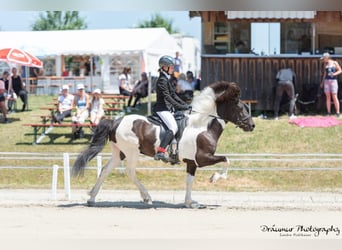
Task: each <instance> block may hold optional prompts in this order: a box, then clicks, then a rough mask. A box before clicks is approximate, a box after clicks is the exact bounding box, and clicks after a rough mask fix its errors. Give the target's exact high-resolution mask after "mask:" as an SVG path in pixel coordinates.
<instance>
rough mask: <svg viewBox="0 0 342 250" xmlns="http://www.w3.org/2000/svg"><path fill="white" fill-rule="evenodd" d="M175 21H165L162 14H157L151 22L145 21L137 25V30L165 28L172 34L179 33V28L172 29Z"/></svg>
mask: <svg viewBox="0 0 342 250" xmlns="http://www.w3.org/2000/svg"><path fill="white" fill-rule="evenodd" d="M172 23H173V20H172V19H165V18H164V17H162V16H161V15H160V14H158V13H156V14H154V15H152V17H151V19H150V20H145V21H142V22H140V23H139V24H138V25H137V28H158V27H159V28H161V27H163V28H165V29H166V30H167V31H168V32H169V33H170V34H173V33H178V32H179V30H178V29H177V28H174V27H172Z"/></svg>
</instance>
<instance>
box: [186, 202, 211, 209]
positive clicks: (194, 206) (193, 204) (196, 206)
mask: <svg viewBox="0 0 342 250" xmlns="http://www.w3.org/2000/svg"><path fill="white" fill-rule="evenodd" d="M185 207H186V208H191V209H202V208H206V207H207V206H205V205H203V204H199V203H198V202H196V201H193V202H191V203H185Z"/></svg>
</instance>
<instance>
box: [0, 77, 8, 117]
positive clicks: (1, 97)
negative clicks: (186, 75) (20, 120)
mask: <svg viewBox="0 0 342 250" xmlns="http://www.w3.org/2000/svg"><path fill="white" fill-rule="evenodd" d="M5 101H6V88H5V82H4V81H3V80H0V111H1V112H2V116H3V117H4V123H8V119H7V108H6V102H5Z"/></svg>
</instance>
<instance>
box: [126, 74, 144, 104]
mask: <svg viewBox="0 0 342 250" xmlns="http://www.w3.org/2000/svg"><path fill="white" fill-rule="evenodd" d="M147 92H148V79H147V74H146V73H145V72H142V73H141V80H139V81H138V82H137V83H135V85H134V88H133V91H132V95H131V97H130V98H129V100H128V107H132V108H135V106H136V105H137V103H138V101H139V100H140V99H141V98H144V97H146V96H147V94H148V93H147ZM133 96H134V97H135V100H134V102H133V106H131V102H132V99H133Z"/></svg>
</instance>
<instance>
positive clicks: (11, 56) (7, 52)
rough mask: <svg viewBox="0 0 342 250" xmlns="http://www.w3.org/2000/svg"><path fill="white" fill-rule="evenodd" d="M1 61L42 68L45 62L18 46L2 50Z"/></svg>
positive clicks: (0, 51) (0, 53)
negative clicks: (17, 47)
mask: <svg viewBox="0 0 342 250" xmlns="http://www.w3.org/2000/svg"><path fill="white" fill-rule="evenodd" d="M0 61H5V62H10V63H17V64H20V65H24V66H28V67H37V68H42V67H43V62H42V61H41V60H39V59H38V58H37V57H35V56H33V55H31V54H30V53H28V52H26V51H23V50H21V49H16V48H5V49H1V50H0Z"/></svg>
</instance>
